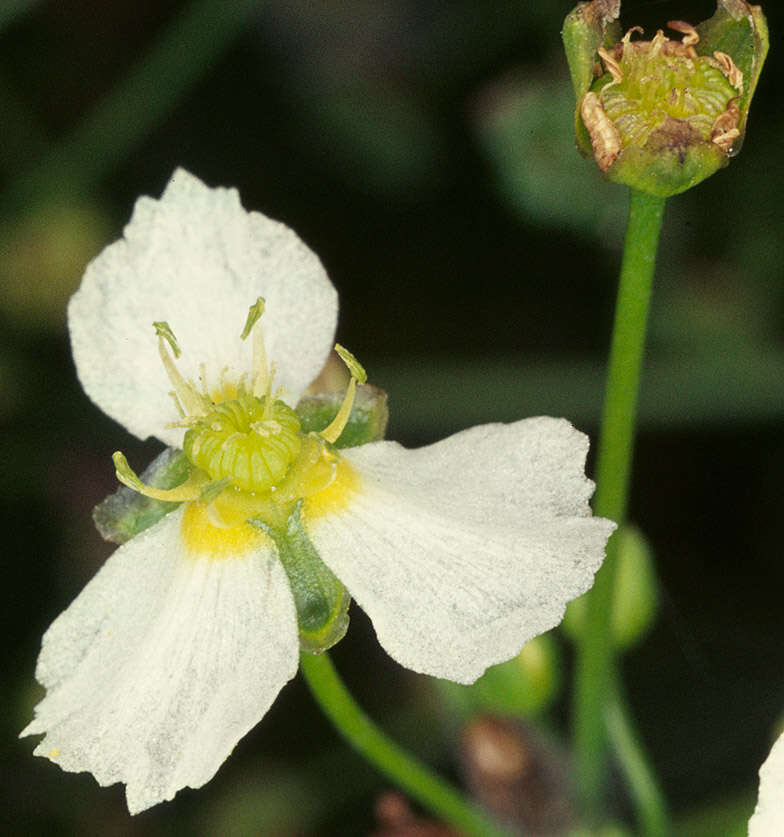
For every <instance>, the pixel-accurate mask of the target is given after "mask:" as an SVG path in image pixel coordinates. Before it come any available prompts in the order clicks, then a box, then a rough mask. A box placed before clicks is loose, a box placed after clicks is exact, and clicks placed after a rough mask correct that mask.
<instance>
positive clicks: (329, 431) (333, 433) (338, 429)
mask: <svg viewBox="0 0 784 837" xmlns="http://www.w3.org/2000/svg"><path fill="white" fill-rule="evenodd" d="M335 351H336V352H337V353H338V355H339V356H340V359H341V360H342V361H343V363H345V364H346V367H347V368H348V371H349V373H350V374H351V380H350V381H349V383H348V389H346V395H345V397H344V399H343V403H342V404H341V405H340V409H339V410H338V414H337V415H336V416H335V418H334V419H332V421H331V422H330V424H329V426H328V427H325V428H324V429H323V430H322V431H321V433H319V435H320V436H321V438H322V439H325V440H326V441H327V442H330V443H331V444H333V445H334V444H335V442H336V441H337V440H338V439H339V438H340V434H341V433H342V432H343V431H344V430H345V428H346V425H347V424H348V420H349V417H350V416H351V409H352V407H353V406H354V396H355V394H356V391H357V382H359V383H360V384H364V383H365V381H367V373H366V372H365V370H364V368H363V367H362V364H361V363H360V362H359V361H358V360H357V359H356V358H355V357H354V355H352V354H351V352H350V351H348V349H346V348H344V347H343V346H341V345H340V343H336V344H335Z"/></svg>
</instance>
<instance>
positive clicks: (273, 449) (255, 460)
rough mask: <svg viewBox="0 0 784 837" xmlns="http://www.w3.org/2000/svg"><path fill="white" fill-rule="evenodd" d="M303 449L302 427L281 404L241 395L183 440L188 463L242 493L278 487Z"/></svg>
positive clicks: (224, 403) (224, 404) (211, 415)
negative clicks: (267, 403) (226, 481)
mask: <svg viewBox="0 0 784 837" xmlns="http://www.w3.org/2000/svg"><path fill="white" fill-rule="evenodd" d="M301 447H302V441H301V434H300V423H299V420H298V419H297V416H296V414H295V413H294V411H293V410H292V409H291V408H290V407H288V406H287V405H286V404H284V403H283V402H282V401H273V402H272V404H271V405H270V407H269V409H268V410H267V409H266V398H256V397H254V396H252V395H243V396H240V397H239V398H236V399H234V400H233V401H224V402H222V403H220V404H217V405H216V406H215V409H214V410H212V412H210V413H209V415H207V416H205V417H204V418H201V419H199V422H198V423H197V424H196V425H195V426H194V427H192V428H191V429H190V430H188V432H187V433H186V434H185V440H184V442H183V449H184V451H185V454H186V456H187V457H188V459H189V460H190V461H191V462H192V463H193V464H194V465H195V466H196V467H197V468H200V469H201V470H202V471H206V472H207V473H208V474H209V475H210V477H211V478H212V479H213V480H216V481H217V480H221V479H224V478H226V477H228V478H230V479H231V482H232V485H235V486H237V487H238V488H241V489H243V490H244V491H256V492H263V491H269V489H271V488H273V487H274V486H275V485H277V484H278V483H279V482H280V481H281V480H282V479H283V477H284V476H285V475H286V472H287V471H288V469H289V466H290V465H291V463H292V462H293V461H294V460H295V459H296V458H297V456H298V455H299V452H300V449H301Z"/></svg>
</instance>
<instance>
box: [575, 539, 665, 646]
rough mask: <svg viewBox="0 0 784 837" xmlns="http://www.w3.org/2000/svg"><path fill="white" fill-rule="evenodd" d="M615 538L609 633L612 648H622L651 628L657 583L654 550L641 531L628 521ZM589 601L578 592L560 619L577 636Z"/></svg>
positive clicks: (582, 626) (657, 600)
mask: <svg viewBox="0 0 784 837" xmlns="http://www.w3.org/2000/svg"><path fill="white" fill-rule="evenodd" d="M613 537H615V538H617V539H618V553H617V560H618V569H617V572H616V573H615V591H614V594H613V605H612V611H613V612H612V619H611V622H610V624H611V633H612V642H613V645H614V647H615V648H617V649H618V650H622V651H625V650H627V649H629V648H633V647H634V646H635V645H639V644H640V643H641V642H642V641H643V639H645V637H646V636H648V634H649V633H650V631H651V628H652V627H653V625H654V623H655V621H656V612H657V610H658V605H659V585H658V582H657V580H656V572H655V570H654V561H653V553H652V551H651V548H650V545H649V544H648V541H647V539H646V538H645V536H644V535H643V533H642V532H641V531H640V530H639V529H638V528H637V527H636V526H632V525H631V524H626V525H625V526H622V527H621V528H620V529H619V530H618V531H617V532H616V533H615V535H614V536H613ZM587 607H588V601H587V598H586V596H580V597H579V598H577V599H574V600H573V601H571V602H569V604H568V605H567V606H566V613H565V615H564V619H563V621H562V622H561V627H562V628H563V631H564V633H565V634H566V635H567V636H568V637H570V638H571V639H574V640H577V639H579V637H580V636H581V634H582V632H583V630H584V628H585V620H586V618H587Z"/></svg>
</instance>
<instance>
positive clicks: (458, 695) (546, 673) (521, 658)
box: [438, 633, 561, 718]
mask: <svg viewBox="0 0 784 837" xmlns="http://www.w3.org/2000/svg"><path fill="white" fill-rule="evenodd" d="M438 684H439V687H441V693H442V695H443V697H444V698H445V699H446V700H447V701H448V702H449V703H450V704H451V705H452V707H453V708H454V709H455V711H457V712H458V713H459V714H461V715H466V716H470V715H474V714H476V713H482V712H493V713H496V714H499V715H509V716H516V717H521V718H531V717H535V716H536V715H538V714H540V713H541V712H543V711H544V710H545V709H546V708H547V707H548V706H550V705H551V704H552V703H553V701H554V700H555V698H556V697H557V696H558V693H559V691H560V688H561V655H560V650H559V648H558V644H557V643H556V640H555V638H554V637H553V635H552V634H551V633H546V634H539V636H537V637H534V638H533V639H532V640H531V641H530V642H528V643H526V644H525V645H524V646H523V648H522V650H521V651H520V653H519V654H518V655H517V656H516V657H512V659H511V660H507V661H506V662H505V663H499V664H498V665H495V666H490V668H488V669H487V671H485V673H484V674H483V675H482V676H481V677H480V678H479V679H478V680H477V681H476V682H475V683H472V684H471V685H470V686H463V685H460V684H459V683H451V682H450V681H448V680H439V681H438Z"/></svg>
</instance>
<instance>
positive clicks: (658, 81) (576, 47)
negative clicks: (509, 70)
mask: <svg viewBox="0 0 784 837" xmlns="http://www.w3.org/2000/svg"><path fill="white" fill-rule="evenodd" d="M619 12H620V3H608V2H606V0H595V2H592V3H581V4H579V5H578V6H577V8H576V9H574V11H572V12H571V14H570V15H569V16H568V17H567V19H566V22H565V24H564V32H563V36H564V44H565V46H566V51H567V57H568V59H569V65H570V70H571V73H572V81H573V84H574V88H575V93H576V95H577V110H576V124H575V127H576V132H577V141H578V146H579V147H580V149H581V151H583V153H585V154H586V155H591V156H593V158H594V159H595V160H596V162H597V164H598V166H599V168H600V169H601V170H602V172H604V173H605V174H606V175H607V176H608V177H609V178H610V179H611V180H615V181H617V182H620V183H625V184H627V185H629V186H632V187H634V188H636V189H640V190H642V191H644V192H649V193H650V194H654V195H658V196H661V197H668V196H669V195H673V194H677V193H678V192H682V191H685V190H686V189H689V188H691V187H692V186H694V185H696V184H697V183H699V182H700V181H702V180H704V179H705V178H706V177H709V176H710V175H711V174H713V173H714V172H715V171H717V170H718V169H719V168H722V167H723V166H725V165H727V163H728V162H729V160H730V158H731V157H733V156H735V155H736V154H737V153H738V152H739V151H740V146H741V143H742V139H743V133H744V130H745V123H746V116H747V112H748V106H749V102H750V101H751V95H752V93H753V90H754V87H755V86H756V82H757V78H758V76H759V72H760V70H761V68H762V63H763V61H764V59H765V55H766V53H767V48H768V37H767V26H766V24H765V18H764V16H763V14H762V11H761V10H760V8H759V7H758V6H750V5H749V4H748V3H745V2H741V0H719V3H718V8H717V11H716V14H715V15H714V16H713V17H712V18H711V19H710V20H708V21H706V22H705V23H703V24H700V25H699V26H696V27H695V26H692V25H691V24H689V23H686V22H684V21H682V20H672V21H669V22H668V24H667V26H668V28H669V29H671V30H673V31H675V32H677V33H679V34H680V36H681V37H680V38H669V37H667V36H666V35H665V33H664V32H663V31H662V30H659V31H658V32H656V34H655V35H654V37H653V38H652V39H650V40H646V39H644V38H643V37H639V36H642V35H644V33H643V30H642V29H641V28H640V27H639V26H633V27H632V28H631V29H629V30H628V31H627V32H626V34H625V35H624V36H623V37H622V38H620V39H618V34H619V30H618V25H617V17H618V13H619Z"/></svg>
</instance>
